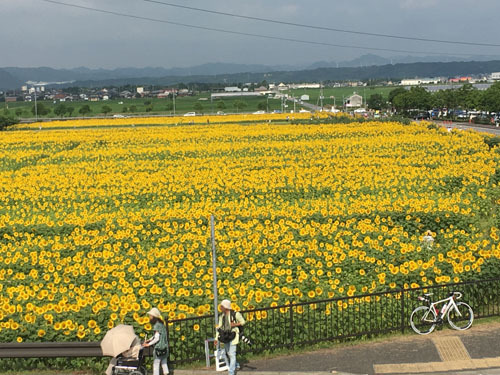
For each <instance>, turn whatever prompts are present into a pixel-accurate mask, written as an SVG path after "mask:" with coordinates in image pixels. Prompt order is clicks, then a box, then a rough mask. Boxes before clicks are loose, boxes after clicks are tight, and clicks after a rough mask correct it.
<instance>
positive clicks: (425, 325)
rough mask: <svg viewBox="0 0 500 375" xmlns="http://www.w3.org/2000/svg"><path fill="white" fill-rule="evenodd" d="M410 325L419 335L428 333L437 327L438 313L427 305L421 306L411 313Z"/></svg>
mask: <svg viewBox="0 0 500 375" xmlns="http://www.w3.org/2000/svg"><path fill="white" fill-rule="evenodd" d="M410 325H411V328H412V329H413V330H414V331H415V332H416V333H418V334H419V335H427V334H429V333H431V332H432V331H434V328H436V313H435V312H434V311H433V310H432V309H431V308H429V307H427V306H419V307H417V308H416V309H415V310H413V312H412V313H411V316H410Z"/></svg>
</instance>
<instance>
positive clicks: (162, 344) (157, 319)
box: [142, 307, 169, 375]
mask: <svg viewBox="0 0 500 375" xmlns="http://www.w3.org/2000/svg"><path fill="white" fill-rule="evenodd" d="M148 316H149V321H150V322H151V324H152V325H153V331H154V336H153V337H152V338H151V339H149V340H146V341H145V342H144V343H143V344H142V346H143V348H147V347H149V346H154V350H153V358H154V359H153V375H160V365H161V368H162V370H163V375H167V374H168V373H169V371H168V364H167V359H168V338H167V327H166V326H165V322H164V321H163V318H162V316H161V313H160V310H158V309H157V308H156V307H153V308H152V309H151V310H149V311H148Z"/></svg>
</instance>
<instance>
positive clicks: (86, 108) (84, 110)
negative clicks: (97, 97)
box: [78, 104, 92, 117]
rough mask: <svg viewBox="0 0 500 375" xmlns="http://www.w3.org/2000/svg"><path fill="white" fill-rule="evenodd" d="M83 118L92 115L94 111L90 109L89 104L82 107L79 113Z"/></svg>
mask: <svg viewBox="0 0 500 375" xmlns="http://www.w3.org/2000/svg"><path fill="white" fill-rule="evenodd" d="M78 112H79V113H80V114H81V115H82V116H83V117H85V115H87V114H89V113H92V109H91V108H90V106H89V105H88V104H85V105H84V106H82V107H81V108H80V110H79V111H78Z"/></svg>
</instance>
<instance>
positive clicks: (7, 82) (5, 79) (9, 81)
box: [0, 69, 22, 90]
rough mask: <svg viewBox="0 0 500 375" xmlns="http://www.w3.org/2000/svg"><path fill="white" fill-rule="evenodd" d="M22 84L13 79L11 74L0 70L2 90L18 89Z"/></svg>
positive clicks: (0, 87)
mask: <svg viewBox="0 0 500 375" xmlns="http://www.w3.org/2000/svg"><path fill="white" fill-rule="evenodd" d="M21 84H22V81H19V80H18V79H16V78H15V77H13V76H12V75H11V74H10V73H9V72H6V71H5V70H2V69H0V90H6V89H12V88H16V87H19V86H20V85H21Z"/></svg>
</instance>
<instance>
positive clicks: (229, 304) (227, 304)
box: [220, 299, 231, 310]
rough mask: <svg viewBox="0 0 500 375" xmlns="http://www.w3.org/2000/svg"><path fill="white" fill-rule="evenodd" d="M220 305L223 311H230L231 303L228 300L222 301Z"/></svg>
mask: <svg viewBox="0 0 500 375" xmlns="http://www.w3.org/2000/svg"><path fill="white" fill-rule="evenodd" d="M220 305H221V306H222V307H224V308H225V309H227V310H231V301H230V300H228V299H225V300H224V301H222V302H221V303H220Z"/></svg>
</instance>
